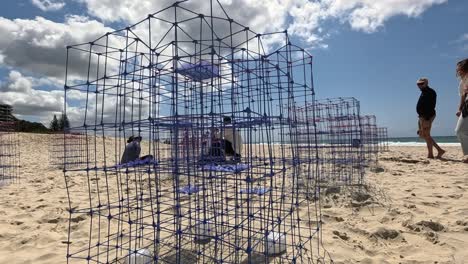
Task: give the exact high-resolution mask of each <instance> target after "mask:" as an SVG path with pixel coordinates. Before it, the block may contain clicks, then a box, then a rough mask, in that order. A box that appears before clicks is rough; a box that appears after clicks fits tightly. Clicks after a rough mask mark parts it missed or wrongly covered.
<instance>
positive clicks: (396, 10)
mask: <svg viewBox="0 0 468 264" xmlns="http://www.w3.org/2000/svg"><path fill="white" fill-rule="evenodd" d="M447 1H448V0H379V1H375V0H323V1H322V4H323V9H324V10H325V12H326V13H327V15H329V16H331V17H334V18H337V19H340V20H341V21H342V22H347V23H349V24H350V25H351V27H352V28H353V29H354V30H358V31H363V32H367V33H372V32H375V31H377V30H378V29H379V28H380V27H382V26H383V25H384V23H385V22H386V21H387V20H389V19H390V18H392V17H394V16H399V15H404V16H407V17H418V16H420V15H421V14H422V13H423V12H424V11H426V10H427V9H428V8H430V7H432V6H434V5H439V4H442V3H445V2H447Z"/></svg>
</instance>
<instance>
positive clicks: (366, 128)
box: [360, 115, 379, 165]
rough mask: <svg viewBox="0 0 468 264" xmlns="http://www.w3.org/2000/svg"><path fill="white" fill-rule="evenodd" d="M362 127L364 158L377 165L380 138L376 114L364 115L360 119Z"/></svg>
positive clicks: (370, 163)
mask: <svg viewBox="0 0 468 264" xmlns="http://www.w3.org/2000/svg"><path fill="white" fill-rule="evenodd" d="M360 122H361V127H362V144H363V147H364V158H365V160H366V161H367V163H368V164H369V165H375V163H376V162H377V160H378V152H379V138H378V130H377V119H376V117H375V116H374V115H363V116H361V119H360Z"/></svg>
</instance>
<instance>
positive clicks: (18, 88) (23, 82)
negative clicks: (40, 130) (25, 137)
mask: <svg viewBox="0 0 468 264" xmlns="http://www.w3.org/2000/svg"><path fill="white" fill-rule="evenodd" d="M44 81H45V80H43V79H35V78H32V77H26V76H23V75H22V74H21V73H20V72H18V71H10V73H9V75H8V78H7V79H6V80H4V81H2V82H1V83H0V95H1V96H0V103H4V104H9V105H11V106H13V109H14V114H15V115H19V116H35V117H37V118H39V119H40V120H41V121H43V122H44V124H47V122H48V120H50V116H52V115H53V114H59V113H60V112H61V111H62V110H63V102H64V98H63V91H61V90H51V91H45V90H40V89H37V87H36V86H38V85H40V84H43V82H44Z"/></svg>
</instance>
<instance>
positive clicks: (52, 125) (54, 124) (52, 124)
mask: <svg viewBox="0 0 468 264" xmlns="http://www.w3.org/2000/svg"><path fill="white" fill-rule="evenodd" d="M50 130H52V131H59V130H60V126H59V121H58V120H57V116H56V115H54V118H53V119H52V121H51V122H50Z"/></svg>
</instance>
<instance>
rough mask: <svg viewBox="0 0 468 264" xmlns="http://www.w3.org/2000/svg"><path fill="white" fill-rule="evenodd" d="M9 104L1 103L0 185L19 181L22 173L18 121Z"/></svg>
mask: <svg viewBox="0 0 468 264" xmlns="http://www.w3.org/2000/svg"><path fill="white" fill-rule="evenodd" d="M11 112H12V108H11V106H9V105H0V187H1V186H2V185H5V184H9V183H17V182H18V181H19V174H20V148H19V146H20V145H19V136H18V133H17V132H16V128H17V125H18V124H17V122H16V120H15V119H14V118H13V116H12V114H11Z"/></svg>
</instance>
